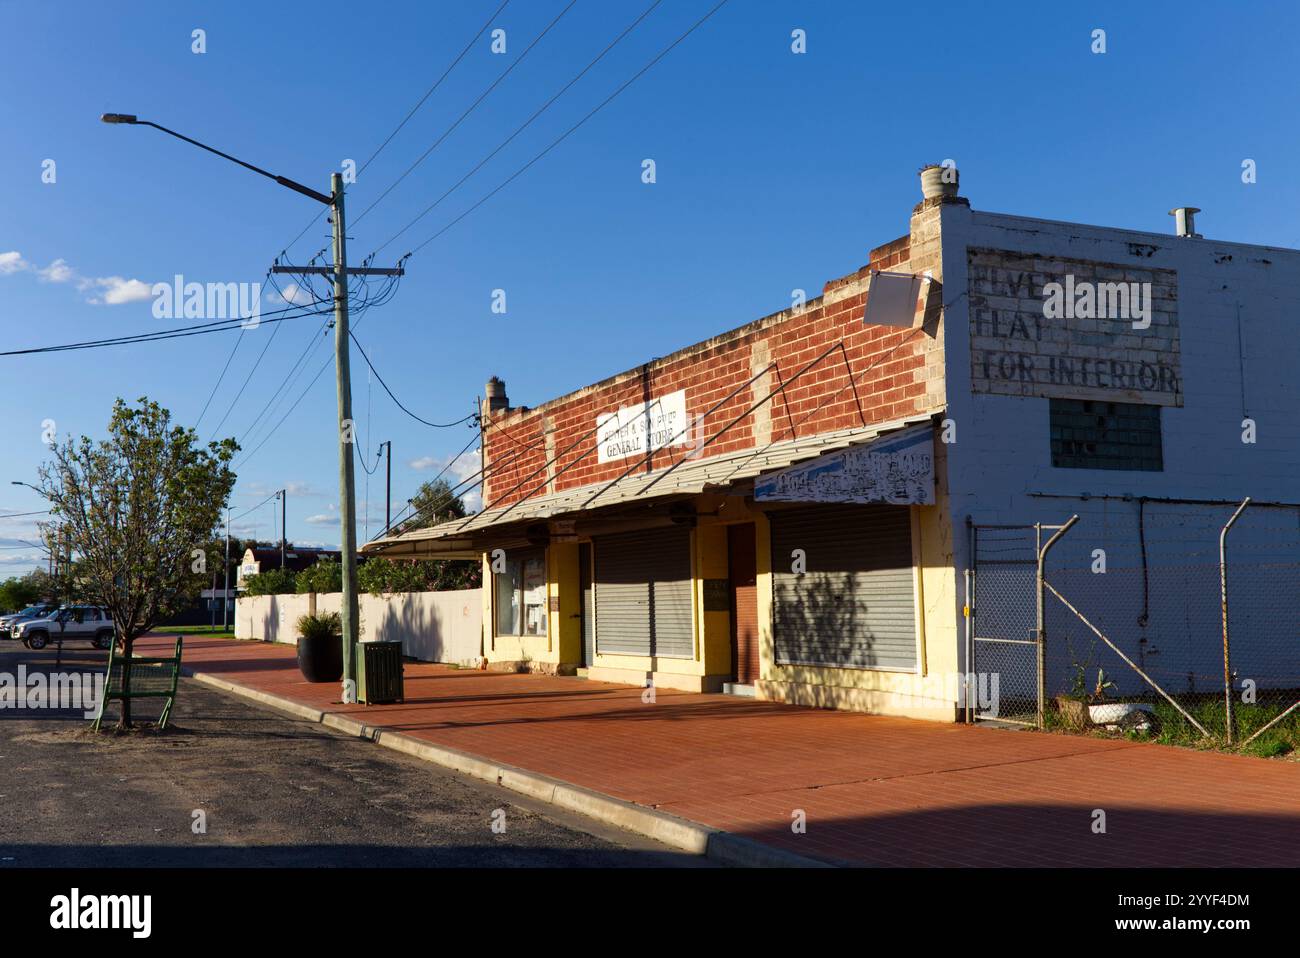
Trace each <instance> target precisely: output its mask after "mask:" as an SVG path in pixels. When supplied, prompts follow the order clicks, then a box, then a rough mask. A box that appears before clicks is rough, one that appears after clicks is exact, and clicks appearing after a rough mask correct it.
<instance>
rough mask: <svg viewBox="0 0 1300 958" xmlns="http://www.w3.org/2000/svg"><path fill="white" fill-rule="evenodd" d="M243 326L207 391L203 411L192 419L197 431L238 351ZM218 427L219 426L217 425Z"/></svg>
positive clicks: (242, 334)
mask: <svg viewBox="0 0 1300 958" xmlns="http://www.w3.org/2000/svg"><path fill="white" fill-rule="evenodd" d="M244 332H245V330H244V329H243V327H241V328H240V330H239V335H238V336H237V337H236V338H235V345H234V346H233V347H231V350H230V355H229V356H227V357H226V365H224V366H222V367H221V375H220V376H218V377H217V381H216V382H215V383H213V384H212V392H210V393H208V401H207V402H205V403H204V404H203V411H202V412H200V413H199V418H198V419H196V420H194V429H195V431H196V432H197V431H198V428H199V424H200V423H202V422H203V417H204V416H206V415H207V414H208V407H209V406H211V405H212V400H213V399H214V398H216V395H217V390H218V389H220V388H221V383H222V381H223V380H224V379H225V378H226V371H227V370H229V369H230V363H231V361H232V360H233V359H234V358H235V353H237V352H238V351H239V344H240V343H242V342H243V341H244ZM218 428H220V427H218Z"/></svg>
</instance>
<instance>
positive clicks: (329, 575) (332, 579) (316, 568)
mask: <svg viewBox="0 0 1300 958" xmlns="http://www.w3.org/2000/svg"><path fill="white" fill-rule="evenodd" d="M297 582H298V592H299V593H300V594H304V593H307V592H316V593H321V592H342V591H343V564H342V563H340V562H335V561H334V560H333V559H317V560H316V564H315V565H311V566H308V567H307V568H305V569H303V570H302V571H301V572H299V573H298V580H297Z"/></svg>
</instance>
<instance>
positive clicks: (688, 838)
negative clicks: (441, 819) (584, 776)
mask: <svg viewBox="0 0 1300 958" xmlns="http://www.w3.org/2000/svg"><path fill="white" fill-rule="evenodd" d="M181 674H183V675H185V676H187V677H189V678H192V679H194V680H195V681H196V682H202V683H203V684H204V685H210V686H212V687H213V688H216V689H220V690H221V691H223V692H228V693H229V694H231V695H236V696H239V697H240V698H243V699H247V700H249V701H251V702H255V703H257V704H259V705H265V706H267V707H269V708H273V709H276V710H277V711H280V712H286V713H288V714H290V715H292V716H294V717H295V718H300V719H305V720H306V721H309V722H314V723H316V724H318V725H324V726H325V727H327V728H332V729H334V730H336V731H339V732H343V733H345V734H347V735H354V736H356V737H358V738H364V739H367V740H369V741H372V742H375V743H376V744H379V745H382V746H384V747H386V748H391V749H393V750H394V751H397V752H402V753H404V754H406V755H410V756H412V757H413V758H418V759H422V760H424V761H427V762H432V763H434V764H435V765H441V766H442V767H443V768H446V769H450V770H451V771H454V772H459V773H461V774H463V775H472V776H473V777H474V778H478V779H482V780H483V781H487V782H492V783H493V784H496V785H501V786H504V787H505V788H508V789H511V790H512V791H516V792H520V793H522V794H524V795H528V796H529V797H531V798H535V799H538V800H540V801H544V802H547V803H548V804H552V805H556V806H558V807H560V808H563V809H566V810H567V811H571V812H577V813H578V814H580V815H586V816H587V817H588V818H594V819H597V820H598V821H601V822H605V823H606V824H608V825H615V826H617V827H619V828H625V829H627V830H628V831H631V832H636V833H637V834H640V835H645V836H647V837H649V838H653V839H655V840H656V841H660V842H663V843H664V844H665V845H671V846H672V847H674V848H679V849H681V850H682V851H685V852H690V853H691V854H693V855H704V856H705V857H707V858H710V859H712V860H714V861H717V862H720V863H722V864H728V865H740V866H744V867H748V868H828V867H832V866H830V865H829V864H828V863H826V862H821V861H817V860H815V859H812V858H805V857H804V856H802V855H796V854H794V853H793V852H787V851H784V850H783V849H780V848H774V847H772V846H770V845H764V844H762V843H761V842H755V841H752V840H750V839H747V838H741V837H740V836H739V835H732V834H731V833H730V832H726V831H723V830H722V829H719V828H712V827H710V826H708V825H701V824H700V823H698V822H692V821H690V820H689V819H685V818H679V817H678V816H676V815H672V814H670V813H668V812H663V811H660V810H659V809H655V808H648V807H646V806H644V805H637V804H636V803H635V802H628V801H624V800H623V799H620V798H614V797H613V796H610V795H605V794H603V793H602V792H597V791H593V790H592V789H589V788H583V787H582V786H580V785H573V784H570V783H569V782H565V781H561V780H560V779H557V778H551V777H550V776H548V775H542V774H540V773H538V772H530V771H528V770H527V769H522V768H516V767H515V766H513V765H505V764H502V763H501V762H494V761H492V760H490V759H486V758H481V757H480V756H477V755H471V754H469V753H468V752H461V751H459V750H457V749H453V748H447V747H445V746H442V745H435V744H433V743H431V742H423V741H421V740H419V739H417V738H413V737H411V736H410V735H406V734H405V733H402V732H394V731H392V730H390V729H383V728H378V727H376V726H373V725H367V724H366V723H364V722H361V721H358V720H357V719H354V718H351V717H349V716H346V715H340V714H338V713H335V712H325V711H322V710H321V709H315V708H312V707H311V706H308V705H302V704H301V703H298V702H294V701H293V700H291V699H286V698H283V697H281V696H279V695H272V694H270V693H269V692H263V691H261V690H259V689H251V688H248V687H247V686H244V685H239V684H237V683H235V682H230V681H227V680H226V679H220V678H217V677H216V676H213V675H208V674H206V673H203V672H197V671H195V670H194V669H191V668H182V669H181Z"/></svg>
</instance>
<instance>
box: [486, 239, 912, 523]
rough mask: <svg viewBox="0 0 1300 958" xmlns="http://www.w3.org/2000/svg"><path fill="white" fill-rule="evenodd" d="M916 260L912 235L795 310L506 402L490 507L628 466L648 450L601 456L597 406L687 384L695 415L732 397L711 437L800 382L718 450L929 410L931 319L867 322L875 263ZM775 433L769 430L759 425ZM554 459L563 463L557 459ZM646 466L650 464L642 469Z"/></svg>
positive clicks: (668, 453)
mask: <svg viewBox="0 0 1300 958" xmlns="http://www.w3.org/2000/svg"><path fill="white" fill-rule="evenodd" d="M907 263H908V238H907V237H903V238H901V239H899V240H895V241H894V242H892V243H889V244H888V245H886V246H883V247H881V248H879V249H876V250H873V251H872V253H871V261H870V263H868V265H867V266H864V267H863V268H862V269H860V270H858V271H857V272H856V273H852V274H850V275H848V276H845V277H842V278H840V279H837V280H832V281H830V282H828V283H827V284H826V286H825V289H824V291H823V294H822V296H821V297H819V298H817V299H814V300H810V301H809V302H808V303H807V304H806V305H805V306H804V308H803V309H801V310H799V311H797V312H796V311H794V310H787V311H785V312H783V313H778V314H776V315H774V316H771V317H767V318H766V319H763V320H760V321H758V322H756V323H751V324H750V325H749V326H745V327H741V328H740V329H739V330H734V331H732V332H731V333H724V334H723V335H721V336H719V337H716V338H715V339H713V340H709V341H707V342H705V343H701V344H697V345H696V346H691V347H688V348H686V349H683V350H680V351H679V352H677V353H675V354H673V355H671V356H668V357H665V358H663V359H659V360H656V361H655V362H654V363H651V364H649V365H647V366H644V367H641V368H638V369H634V370H630V371H628V372H625V373H621V374H619V375H617V376H614V377H612V378H611V379H609V380H606V381H604V382H602V383H598V384H596V385H594V386H588V387H586V388H585V389H581V390H578V391H577V392H575V393H571V394H570V395H568V396H562V397H560V398H558V399H555V400H552V401H550V402H547V403H545V404H543V405H541V406H539V407H538V408H535V409H528V410H517V409H516V410H508V411H506V412H498V413H497V414H495V415H494V416H493V417H492V418H491V420H490V421H489V422H488V423H487V424H486V425H485V435H484V445H485V450H486V456H485V461H486V462H487V463H488V473H489V478H488V482H487V488H486V491H485V494H484V503H485V506H487V507H491V506H493V505H498V504H500V505H505V504H507V503H510V502H514V501H517V500H518V499H520V498H523V497H524V496H526V495H542V494H545V493H547V492H551V491H559V490H563V489H570V488H573V487H576V486H583V485H588V484H590V483H594V482H603V481H608V480H610V479H613V478H615V477H616V476H618V475H620V474H621V473H622V472H624V471H625V470H626V469H627V468H629V467H630V466H631V465H632V464H633V462H635V461H639V459H643V458H644V457H643V456H642V457H639V458H638V457H632V458H629V459H627V460H626V461H619V462H610V463H605V464H603V465H602V464H600V463H599V462H598V461H597V453H596V435H595V428H596V416H597V414H598V413H607V412H614V411H615V410H617V409H619V408H620V407H623V406H633V405H637V404H639V403H641V402H643V401H644V400H645V399H646V398H653V397H658V396H663V395H665V394H667V393H671V392H675V391H676V390H679V389H685V390H686V408H687V413H688V415H689V416H690V417H691V418H692V419H694V417H696V416H697V415H699V414H700V413H703V412H705V411H706V410H709V409H710V408H711V407H712V406H714V405H715V404H717V403H720V402H721V403H722V405H720V406H719V407H718V408H717V409H716V410H713V411H712V412H710V413H709V415H708V416H707V418H706V420H705V424H704V436H705V438H706V439H709V438H712V437H713V436H714V434H715V433H718V432H719V430H721V429H723V427H724V426H726V425H727V424H728V423H730V422H732V420H734V419H736V418H737V417H739V416H741V414H742V413H744V412H745V411H746V410H747V409H749V407H750V406H751V405H753V404H754V403H755V402H758V401H759V400H760V399H762V398H763V396H765V395H766V394H767V393H768V392H769V391H770V389H772V388H776V387H777V386H778V385H780V384H781V383H789V385H788V386H787V387H786V388H784V389H783V390H779V391H778V392H777V394H776V395H775V396H774V397H773V398H772V399H771V400H770V401H769V402H768V403H767V404H766V405H765V406H763V407H761V408H760V409H759V410H758V411H757V412H756V413H751V414H750V415H748V416H745V417H744V418H743V419H741V420H740V421H739V422H737V423H736V424H735V425H734V426H732V427H731V428H730V429H728V430H726V431H725V432H724V433H722V435H720V436H719V437H718V438H717V439H714V440H713V441H712V442H711V443H709V445H708V446H707V447H705V449H704V450H703V453H702V455H703V456H706V457H707V456H717V455H722V454H725V453H730V452H736V451H738V450H744V449H751V448H754V447H755V446H756V445H757V446H759V447H761V446H763V445H766V444H767V443H768V442H773V441H779V440H783V439H790V438H795V437H798V438H805V437H807V436H810V435H813V434H815V433H820V432H830V431H834V430H838V429H847V428H850V427H853V426H859V425H863V424H864V423H865V424H871V423H876V422H884V421H888V420H891V419H898V418H901V417H904V416H910V415H915V414H918V413H921V412H925V411H928V410H926V409H925V408H924V407H925V403H926V401H927V400H926V381H927V378H928V376H927V370H926V355H925V352H924V350H923V347H924V344H925V341H926V336H927V334H926V333H925V332H923V331H922V330H921V329H919V328H912V329H902V328H898V327H890V326H865V325H863V323H862V311H863V307H864V305H865V302H866V297H865V295H864V294H863V293H862V292H861V291H857V290H856V289H855V287H859V286H861V285H862V283H863V281H864V280H865V278H866V276H867V274H868V272H869V271H870V270H872V269H899V270H904V271H905V270H906V267H907ZM846 291H847V292H848V295H845V293H846ZM837 297H843V298H837ZM828 300H830V302H829V303H828V302H827V301H828ZM837 343H842V344H843V347H844V349H843V350H842V351H841V350H835V351H834V352H832V353H830V355H828V356H826V357H825V358H824V359H822V360H821V362H819V363H817V364H816V365H815V366H813V367H811V368H809V369H808V370H807V371H806V372H804V373H803V375H802V376H800V377H799V378H798V379H794V376H795V374H796V373H797V372H799V370H801V369H803V368H804V367H805V366H806V365H808V364H809V363H811V362H813V360H815V359H817V357H818V356H819V355H820V354H822V353H823V352H824V351H825V350H826V349H827V348H828V347H830V346H832V345H834V344H837ZM764 348H766V351H767V360H766V361H765V362H764V361H756V359H755V351H756V350H757V351H758V352H759V353H760V354H761V353H762V351H763V350H764ZM846 358H847V365H848V367H850V368H851V369H852V376H853V382H854V384H855V385H856V396H855V394H854V387H853V386H852V385H851V384H850V372H849V368H846ZM766 362H775V363H776V367H775V369H774V372H773V375H772V376H771V377H770V378H768V377H764V378H760V379H758V380H756V381H755V383H754V384H753V385H752V386H751V387H750V388H747V389H741V390H740V391H739V392H738V393H737V395H735V396H733V397H732V398H730V399H729V400H727V401H726V402H723V400H724V398H725V397H726V396H727V395H728V394H729V393H731V392H732V391H734V390H736V389H737V388H738V387H740V386H741V385H742V384H744V383H745V382H746V380H748V379H749V378H750V377H751V376H753V375H754V374H755V373H757V372H758V371H759V370H760V369H761V368H762V366H763V365H765V364H766ZM792 379H793V380H794V381H793V382H792V381H791V380H792ZM768 383H770V385H768ZM516 398H519V397H516ZM760 417H761V418H760ZM756 420H757V421H756ZM763 433H765V434H766V437H764V436H762V435H757V434H763ZM690 451H691V450H689V449H687V448H684V447H676V448H669V449H664V450H661V451H659V452H657V453H655V455H654V457H653V462H652V463H651V465H650V467H649V468H653V469H659V468H662V467H665V466H668V465H671V464H672V463H674V462H677V461H678V460H679V459H681V458H683V457H684V456H685V455H686V454H687V453H688V452H690ZM552 458H554V459H555V462H554V463H553V464H551V465H550V466H547V462H548V460H550V459H552ZM646 470H647V467H646V466H644V465H642V466H641V467H639V469H638V471H641V472H644V471H646ZM551 476H555V479H554V482H553V484H552V483H549V482H548V479H549V478H550V477H551ZM516 486H518V488H517V489H516V488H515V487H516ZM538 487H542V488H540V489H539V488H538Z"/></svg>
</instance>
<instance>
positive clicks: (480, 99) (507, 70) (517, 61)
mask: <svg viewBox="0 0 1300 958" xmlns="http://www.w3.org/2000/svg"><path fill="white" fill-rule="evenodd" d="M577 2H578V0H569V3H568V5H567V6H565V8H564V9H563V10H561V11H560V12H559V13H558V14H556V16H555V19H554V20H552V21H551V22H550V23H548V24H547V25H546V27H545V29H543V30H542V32H541V33H539V34H538V35H537V36H536V37H535V38H534V39H533V42H532V43H530V44H528V46H526V47H524V52H523V53H521V54H519V56H517V57H516V58H515V59H514V62H512V63H511V64H510V65H509V66H508V67H506V68H505V70H503V71H502V72H501V75H500V76H498V77H497V78H496V79H495V80H493V81H492V83H491V84H490V85H489V86H488V88H487V89H486V90H484V91H483V92H482V93H480V94H479V96H478V99H476V100H475V101H474V102H473V103H471V104H470V105H469V107H468V108H467V109H466V110H465V112H464V113H462V114H461V115H460V116H458V117H457V118H456V121H455V122H454V123H452V125H451V126H449V127H447V129H446V130H444V131H443V133H442V136H440V137H438V138H437V139H436V140H434V141H433V145H432V146H430V147H429V148H428V149H427V150H425V151H424V152H423V153H421V154H420V158H419V159H417V160H416V161H415V162H414V163H412V164H411V165H410V166H408V167H407V168H406V170H405V171H404V172H403V173H402V175H401V176H399V177H398V178H397V179H395V180H393V182H392V183H390V184H389V185H388V188H387V189H386V190H384V191H383V192H382V193H380V194H379V196H378V197H377V198H376V199H375V200H374V202H372V203H371V204H370V205H369V206H367V207H366V208H365V209H364V210H362V211H361V215H360V216H358V217H357V218H356V219H354V220H353V221H352V225H353V226H356V225H357V224H358V223H360V222H361V221H362V220H363V219H365V218H366V214H367V213H369V212H370V211H371V210H373V209H374V208H375V207H376V206H378V205H379V204H380V203H382V202H383V200H384V197H386V196H387V195H388V194H389V193H391V192H392V191H393V190H394V189H395V188H396V187H397V185H398V184H399V183H401V182H402V180H404V179H406V178H407V176H409V175H410V174H411V173H412V172H413V171H414V170H415V168H416V167H417V166H419V165H420V164H421V163H423V162H424V161H425V160H427V159H428V158H429V154H430V153H432V152H433V151H434V150H436V149H437V148H438V147H439V146H440V145H441V144H442V142H443V140H445V139H447V137H449V136H451V134H452V132H453V131H455V129H456V127H458V126H460V125H461V123H462V122H464V120H465V118H466V117H468V116H469V115H470V114H471V113H473V112H474V111H475V110H476V109H477V108H478V105H479V104H480V103H482V102H483V101H484V100H486V99H487V98H488V96H489V95H490V94H491V93H492V91H493V90H495V89H496V88H497V87H498V86H500V84H501V82H502V81H503V80H504V79H505V78H506V77H508V76H509V75H510V74H511V72H512V71H513V70H514V68H515V67H517V66H519V64H521V63H523V62H524V58H525V57H527V56H528V54H529V53H531V52H532V50H533V47H535V46H537V44H539V43H541V42H542V39H543V38H544V37H545V36H546V35H547V34H548V33H550V32H551V28H552V27H554V26H555V25H556V24H557V23H559V22H560V21H561V20H563V19H564V15H565V14H566V13H568V12H569V11H570V10H572V9H573V7H574V4H576V3H577Z"/></svg>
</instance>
